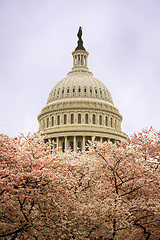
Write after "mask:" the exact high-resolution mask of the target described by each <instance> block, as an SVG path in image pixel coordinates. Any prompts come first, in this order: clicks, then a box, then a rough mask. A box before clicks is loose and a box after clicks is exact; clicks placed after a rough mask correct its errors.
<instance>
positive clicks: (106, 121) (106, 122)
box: [105, 116, 108, 126]
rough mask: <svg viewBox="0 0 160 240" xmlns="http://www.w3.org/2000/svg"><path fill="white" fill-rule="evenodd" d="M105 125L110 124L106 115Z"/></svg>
mask: <svg viewBox="0 0 160 240" xmlns="http://www.w3.org/2000/svg"><path fill="white" fill-rule="evenodd" d="M105 125H106V126H108V117H107V116H106V117H105Z"/></svg>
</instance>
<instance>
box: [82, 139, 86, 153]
mask: <svg viewBox="0 0 160 240" xmlns="http://www.w3.org/2000/svg"><path fill="white" fill-rule="evenodd" d="M85 140H86V137H85V136H83V141H82V151H83V150H85Z"/></svg>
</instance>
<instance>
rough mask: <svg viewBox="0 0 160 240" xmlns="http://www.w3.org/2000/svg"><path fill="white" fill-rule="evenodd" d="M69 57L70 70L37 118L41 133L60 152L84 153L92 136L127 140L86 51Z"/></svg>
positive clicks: (57, 85)
mask: <svg viewBox="0 0 160 240" xmlns="http://www.w3.org/2000/svg"><path fill="white" fill-rule="evenodd" d="M72 55H73V68H72V71H71V72H69V73H68V76H67V77H66V78H64V79H62V80H61V81H60V82H58V83H57V84H56V85H55V87H54V88H53V89H52V91H51V92H50V94H49V97H48V101H47V105H46V106H45V107H44V108H43V109H42V111H41V113H40V114H39V116H38V121H39V132H40V134H42V135H46V136H47V138H50V139H52V140H54V141H55V142H56V144H57V147H59V148H60V149H61V150H62V151H66V150H67V149H69V148H71V149H73V150H74V151H77V150H83V149H84V148H85V146H86V145H87V143H88V140H91V139H92V137H95V138H96V140H98V141H101V142H104V141H109V140H110V141H112V142H113V143H114V142H116V141H120V140H122V139H126V137H127V135H126V134H125V133H123V132H122V131H121V122H122V116H121V114H120V113H119V111H118V109H117V108H116V107H115V106H114V104H113V100H112V97H111V94H110V92H109V91H108V89H107V88H106V86H105V85H104V84H103V83H102V82H101V81H99V80H98V79H96V78H94V77H93V74H92V73H91V72H90V71H89V70H88V67H87V58H88V52H87V51H85V50H81V49H80V50H75V51H74V52H73V53H72Z"/></svg>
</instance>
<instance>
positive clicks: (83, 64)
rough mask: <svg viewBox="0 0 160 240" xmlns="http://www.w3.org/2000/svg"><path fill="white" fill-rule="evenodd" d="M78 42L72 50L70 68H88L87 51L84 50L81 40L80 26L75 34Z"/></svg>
mask: <svg viewBox="0 0 160 240" xmlns="http://www.w3.org/2000/svg"><path fill="white" fill-rule="evenodd" d="M77 37H78V42H77V44H78V45H77V47H76V49H75V51H73V52H72V56H73V68H72V70H78V69H79V70H88V68H87V58H88V55H89V53H88V52H87V51H86V50H85V48H84V46H83V40H82V27H79V31H78V34H77Z"/></svg>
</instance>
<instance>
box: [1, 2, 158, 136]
mask: <svg viewBox="0 0 160 240" xmlns="http://www.w3.org/2000/svg"><path fill="white" fill-rule="evenodd" d="M79 26H82V27H83V41H84V46H85V48H86V50H87V51H88V52H89V59H88V67H89V70H90V71H92V72H93V74H94V76H95V77H96V78H98V79H99V80H101V81H102V82H103V83H104V84H105V85H106V86H107V88H108V89H109V91H110V92H111V95H112V98H113V101H114V105H115V106H116V107H117V108H118V109H119V111H120V113H121V114H122V115H123V122H122V130H123V131H124V132H126V133H127V134H129V135H130V134H132V133H134V132H138V131H140V130H141V129H142V128H145V127H150V126H153V127H154V128H156V129H157V130H159V129H160V107H159V104H160V1H159V0H81V1H75V0H27V1H24V0H0V36H1V37H0V133H5V134H8V135H9V136H13V137H14V136H16V135H18V134H19V133H24V134H27V133H28V132H36V131H37V130H38V121H37V115H38V114H39V113H40V111H41V109H42V108H43V107H44V106H45V105H46V102H47V98H48V95H49V92H50V91H51V89H52V88H53V86H54V85H55V84H56V83H57V82H58V81H60V80H61V79H62V78H64V77H66V75H67V73H68V72H69V71H70V70H71V68H72V55H71V53H72V51H73V50H74V49H75V47H76V45H77V40H78V39H77V31H78V28H79Z"/></svg>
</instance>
